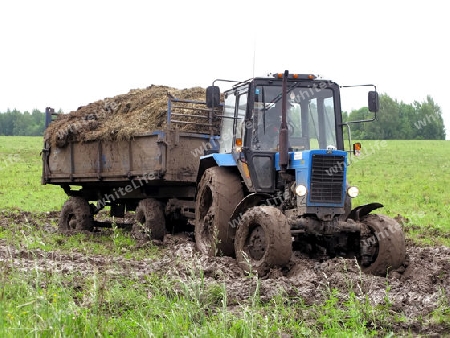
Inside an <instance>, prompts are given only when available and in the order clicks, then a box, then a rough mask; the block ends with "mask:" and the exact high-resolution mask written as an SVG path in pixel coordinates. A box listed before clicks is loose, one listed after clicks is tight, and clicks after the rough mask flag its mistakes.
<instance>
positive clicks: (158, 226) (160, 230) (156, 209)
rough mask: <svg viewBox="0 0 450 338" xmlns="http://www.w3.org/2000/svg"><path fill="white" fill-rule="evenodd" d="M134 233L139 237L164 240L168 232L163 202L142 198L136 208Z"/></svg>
mask: <svg viewBox="0 0 450 338" xmlns="http://www.w3.org/2000/svg"><path fill="white" fill-rule="evenodd" d="M136 222H137V224H135V225H134V226H133V229H132V233H133V235H134V236H135V237H136V238H138V239H158V240H162V239H163V238H164V235H165V234H166V219H165V217H164V210H163V204H162V203H161V202H159V201H157V200H155V199H153V198H146V199H144V200H141V201H140V202H139V204H138V206H137V208H136Z"/></svg>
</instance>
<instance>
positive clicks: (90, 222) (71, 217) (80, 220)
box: [58, 196, 94, 231]
mask: <svg viewBox="0 0 450 338" xmlns="http://www.w3.org/2000/svg"><path fill="white" fill-rule="evenodd" d="M58 229H59V230H62V231H67V230H86V231H92V230H93V229H94V219H93V217H92V213H91V208H90V206H89V203H88V201H87V200H86V199H85V198H83V197H75V196H72V197H70V198H69V199H68V200H67V201H66V202H65V203H64V205H63V207H62V209H61V215H60V217H59V222H58Z"/></svg>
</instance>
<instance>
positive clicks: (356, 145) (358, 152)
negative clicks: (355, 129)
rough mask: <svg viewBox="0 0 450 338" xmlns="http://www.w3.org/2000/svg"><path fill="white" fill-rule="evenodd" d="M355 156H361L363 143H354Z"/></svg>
mask: <svg viewBox="0 0 450 338" xmlns="http://www.w3.org/2000/svg"><path fill="white" fill-rule="evenodd" d="M353 154H355V156H359V155H361V143H359V142H357V143H353Z"/></svg>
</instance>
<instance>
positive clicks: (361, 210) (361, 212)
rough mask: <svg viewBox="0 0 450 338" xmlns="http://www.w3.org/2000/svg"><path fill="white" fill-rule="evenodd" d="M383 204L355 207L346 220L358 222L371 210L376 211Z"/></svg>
mask: <svg viewBox="0 0 450 338" xmlns="http://www.w3.org/2000/svg"><path fill="white" fill-rule="evenodd" d="M382 207H383V204H381V203H370V204H366V205H360V206H359V207H356V208H355V209H353V210H352V211H351V212H350V215H348V218H351V219H353V220H354V221H356V222H359V220H360V219H361V218H363V217H364V216H366V215H368V214H369V213H370V212H372V211H373V210H376V209H378V208H382Z"/></svg>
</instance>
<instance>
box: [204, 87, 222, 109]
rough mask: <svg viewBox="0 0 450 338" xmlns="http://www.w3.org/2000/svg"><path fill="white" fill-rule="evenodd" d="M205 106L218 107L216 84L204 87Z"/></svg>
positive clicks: (218, 96)
mask: <svg viewBox="0 0 450 338" xmlns="http://www.w3.org/2000/svg"><path fill="white" fill-rule="evenodd" d="M206 106H207V107H208V108H215V107H220V88H219V87H218V86H209V87H208V88H206Z"/></svg>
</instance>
